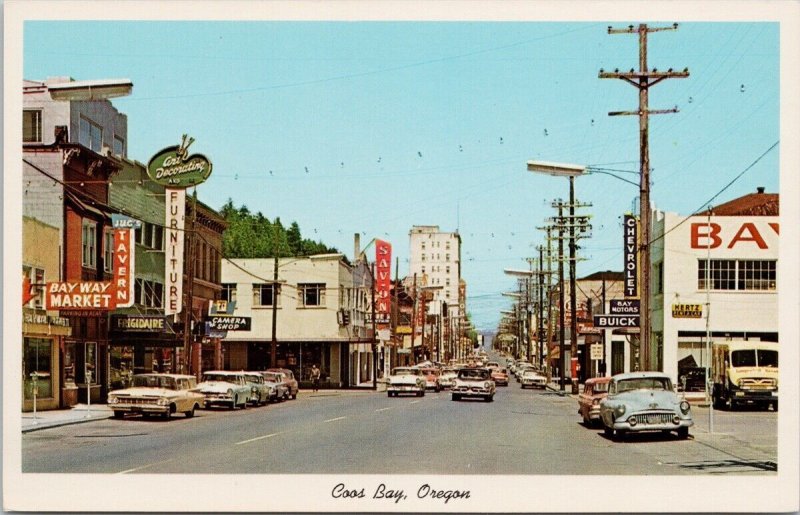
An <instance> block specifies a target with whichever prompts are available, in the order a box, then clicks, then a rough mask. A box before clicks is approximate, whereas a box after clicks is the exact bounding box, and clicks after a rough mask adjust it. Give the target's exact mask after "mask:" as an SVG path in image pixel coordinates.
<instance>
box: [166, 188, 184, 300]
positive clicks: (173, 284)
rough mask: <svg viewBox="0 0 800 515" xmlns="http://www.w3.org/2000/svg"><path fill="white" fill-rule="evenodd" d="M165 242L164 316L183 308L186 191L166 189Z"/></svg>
mask: <svg viewBox="0 0 800 515" xmlns="http://www.w3.org/2000/svg"><path fill="white" fill-rule="evenodd" d="M166 196H167V205H166V208H167V209H166V212H167V219H166V226H167V235H166V237H167V241H166V244H165V246H164V252H165V263H164V266H165V270H166V272H165V274H164V276H165V278H164V279H165V284H166V296H167V299H166V303H165V306H164V314H165V315H172V314H175V313H179V312H180V311H181V309H182V308H183V241H184V240H183V236H184V234H183V226H184V214H185V213H186V190H184V189H174V188H167V189H166Z"/></svg>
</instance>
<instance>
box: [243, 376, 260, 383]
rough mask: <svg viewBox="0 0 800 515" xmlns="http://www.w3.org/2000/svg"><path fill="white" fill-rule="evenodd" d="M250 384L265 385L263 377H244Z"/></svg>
mask: <svg viewBox="0 0 800 515" xmlns="http://www.w3.org/2000/svg"><path fill="white" fill-rule="evenodd" d="M244 377H245V379H247V382H248V383H263V382H264V379H263V378H262V377H261V376H250V375H247V376H244Z"/></svg>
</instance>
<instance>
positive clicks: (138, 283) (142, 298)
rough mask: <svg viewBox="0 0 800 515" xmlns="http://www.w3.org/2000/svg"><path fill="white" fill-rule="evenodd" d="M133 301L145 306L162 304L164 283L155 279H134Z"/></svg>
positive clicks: (156, 306)
mask: <svg viewBox="0 0 800 515" xmlns="http://www.w3.org/2000/svg"><path fill="white" fill-rule="evenodd" d="M133 298H134V302H135V303H136V304H138V305H140V306H143V307H145V308H161V307H163V306H164V285H163V284H162V283H158V282H155V281H147V280H145V279H136V280H135V281H134V283H133Z"/></svg>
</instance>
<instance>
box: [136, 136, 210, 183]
mask: <svg viewBox="0 0 800 515" xmlns="http://www.w3.org/2000/svg"><path fill="white" fill-rule="evenodd" d="M186 138H187V136H186V134H184V135H183V140H182V141H181V144H180V145H174V146H171V147H167V148H165V149H163V150H161V151H160V152H159V153H158V154H156V155H154V156H153V157H151V158H150V162H148V163H147V175H149V176H150V179H152V180H153V181H155V182H156V183H158V184H160V185H162V186H166V187H168V188H188V187H189V186H196V185H198V184H200V183H203V182H205V180H206V179H208V176H209V175H211V161H209V160H208V158H207V157H206V156H204V155H202V154H192V155H189V145H191V144H192V143H193V142H194V138H189V140H188V142H187V140H186Z"/></svg>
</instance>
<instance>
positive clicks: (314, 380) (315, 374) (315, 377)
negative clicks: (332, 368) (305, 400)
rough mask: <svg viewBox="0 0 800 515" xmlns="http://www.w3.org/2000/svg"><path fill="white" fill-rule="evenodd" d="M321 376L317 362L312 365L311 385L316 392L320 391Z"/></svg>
mask: <svg viewBox="0 0 800 515" xmlns="http://www.w3.org/2000/svg"><path fill="white" fill-rule="evenodd" d="M319 376H320V371H319V368H317V364H316V363H314V366H312V367H311V385H312V387H313V388H314V391H315V392H318V391H319Z"/></svg>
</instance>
